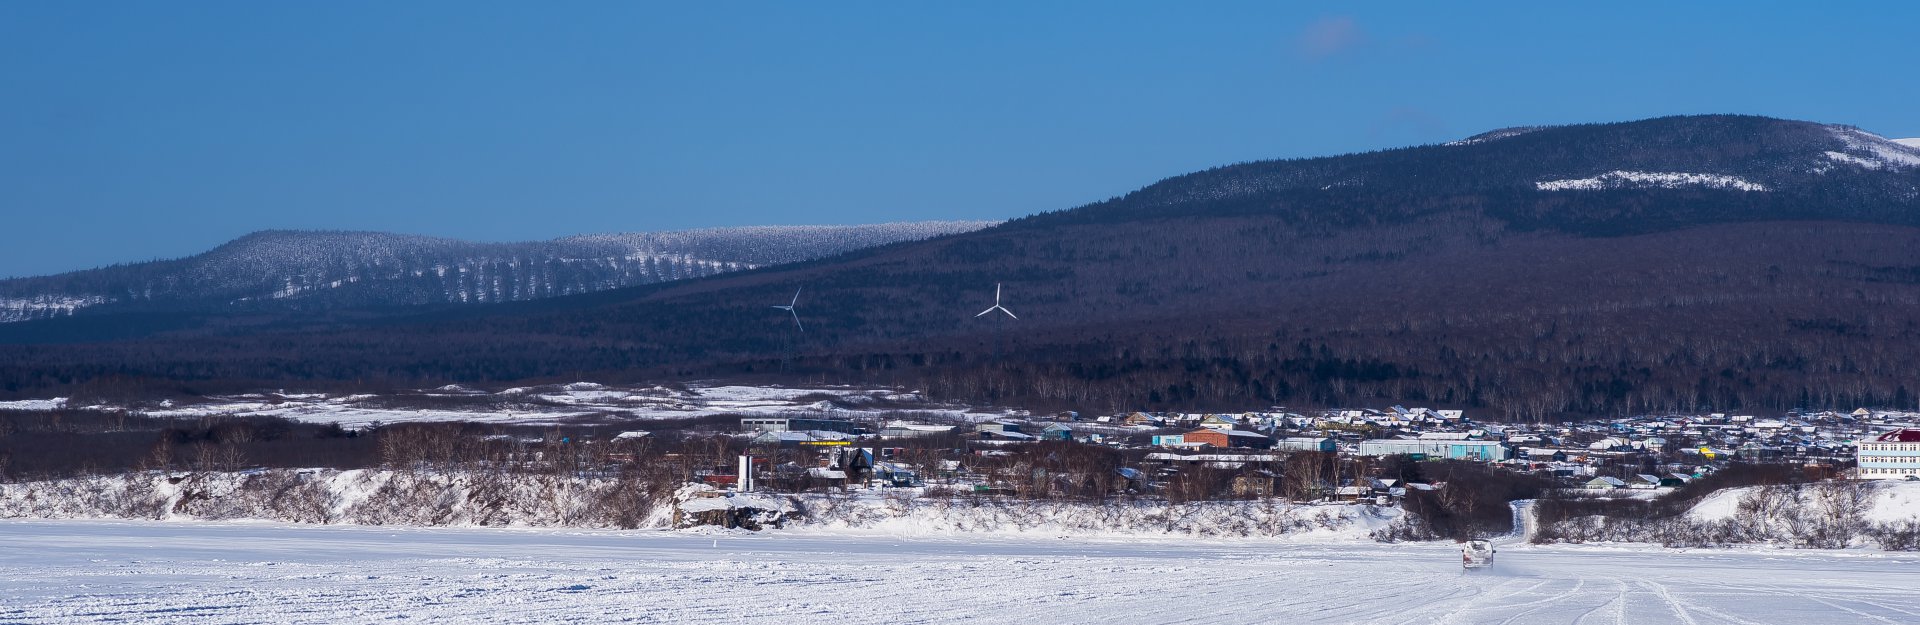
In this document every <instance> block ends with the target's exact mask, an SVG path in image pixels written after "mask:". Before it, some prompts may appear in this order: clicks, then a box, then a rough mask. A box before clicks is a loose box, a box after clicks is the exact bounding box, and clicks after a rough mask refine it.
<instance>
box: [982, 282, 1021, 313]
mask: <svg viewBox="0 0 1920 625" xmlns="http://www.w3.org/2000/svg"><path fill="white" fill-rule="evenodd" d="M996 310H998V311H1000V312H1003V313H1007V316H1008V317H1013V318H1015V319H1019V317H1015V316H1014V314H1013V311H1011V310H1007V307H1005V306H1001V305H1000V283H998V282H995V283H993V308H988V309H986V310H982V311H980V314H978V315H974V317H975V318H979V317H985V316H987V313H990V312H993V311H996Z"/></svg>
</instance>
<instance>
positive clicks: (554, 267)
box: [0, 221, 993, 323]
mask: <svg viewBox="0 0 1920 625" xmlns="http://www.w3.org/2000/svg"><path fill="white" fill-rule="evenodd" d="M990 225H993V222H983V221H930V222H913V223H892V224H874V225H860V226H760V227H746V228H710V229H704V230H688V231H681V232H645V233H624V234H604V235H583V236H573V237H565V238H560V239H554V240H550V241H537V242H522V243H475V242H469V241H461V240H457V239H445V238H437V237H425V236H413V235H402V234H390V233H381V232H299V231H265V232H257V233H254V234H250V235H247V236H244V237H241V238H239V239H235V240H234V241H232V242H229V243H227V244H225V245H222V246H220V247H218V248H215V249H213V250H211V251H208V252H206V253H204V254H200V255H197V256H192V257H188V258H182V259H177V260H166V261H155V262H148V263H138V264H132V265H120V266H114V267H105V268H100V269H93V270H87V271H78V272H72V273H67V274H60V275H56V276H43V277H36V278H18V279H12V280H4V281H0V323H4V322H14V321H25V320H31V319H43V318H49V317H60V316H71V315H73V314H74V313H75V312H76V311H78V310H80V309H83V308H89V307H98V306H106V305H114V304H123V305H125V304H138V305H145V306H149V307H154V306H158V307H171V308H183V307H186V308H190V307H193V306H201V307H220V306H229V305H233V304H247V305H263V304H264V305H282V306H289V305H293V306H314V305H318V306H333V305H359V306H408V305H424V304H435V303H481V302H503V301H519V300H529V299H539V298H544V297H554V296H561V295H572V294H577V293H590V292H595V291H603V290H608V289H615V288H621V287H627V286H635V285H641V284H651V283H656V282H665V281H671V280H683V279H688V278H699V277H704V276H710V275H714V274H718V273H725V272H730V271H739V270H743V269H752V268H755V267H760V266H766V265H774V264H781V263H789V262H796V261H802V260H809V259H814V258H822V257H826V256H833V255H837V254H842V253H846V252H850V251H853V250H858V249H863V248H868V247H875V246H880V245H886V244H890V243H897V242H901V241H912V240H920V239H926V238H931V237H936V236H942V235H947V234H954V233H959V232H968V231H972V230H978V229H981V228H984V227H987V226H990Z"/></svg>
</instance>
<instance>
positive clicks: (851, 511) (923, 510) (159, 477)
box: [0, 469, 1402, 541]
mask: <svg viewBox="0 0 1920 625" xmlns="http://www.w3.org/2000/svg"><path fill="white" fill-rule="evenodd" d="M688 489H707V490H710V489H708V488H707V487H705V486H698V485H695V486H688V487H685V488H682V489H680V491H679V493H678V494H677V495H676V494H672V493H666V492H663V490H664V489H652V488H649V486H648V485H647V484H642V483H636V482H634V481H629V480H621V479H617V478H584V477H577V476H561V475H545V474H524V473H521V474H512V473H505V472H499V473H489V472H453V473H444V472H426V471H390V470H354V471H334V470H320V469H305V470H286V469H276V470H264V471H248V472H239V473H172V474H169V473H162V472H146V473H132V474H124V475H115V476H100V477H89V478H75V479H67V480H55V481H45V482H22V483H15V484H0V518H39V519H149V520H174V521H229V520H251V521H278V522H292V523H313V524H355V525H402V526H433V527H442V526H451V527H483V526H484V527H579V528H667V527H669V526H670V522H671V520H672V504H671V503H670V502H671V501H673V500H681V501H682V503H681V507H682V509H683V511H684V512H689V513H697V512H702V511H711V510H720V509H732V508H738V507H742V505H743V504H752V505H751V506H748V507H754V508H758V509H763V510H774V511H780V512H783V513H785V512H798V518H797V519H791V520H789V521H786V522H785V527H787V528H789V529H796V530H801V531H809V530H811V531H826V532H840V533H847V532H851V533H880V534H886V535H892V536H902V535H911V536H958V535H979V534H996V535H1014V536H1050V537H1051V536H1068V535H1072V536H1082V537H1089V536H1094V537H1098V536H1106V537H1116V538H1127V537H1145V536H1182V537H1201V538H1232V537H1285V538H1289V539H1293V540H1302V541H1371V540H1372V538H1371V535H1372V534H1373V532H1375V531H1376V530H1379V529H1381V528H1384V527H1387V526H1388V525H1390V524H1392V523H1393V522H1394V521H1396V520H1398V519H1400V518H1401V516H1402V515H1401V511H1400V509H1398V508H1391V507H1377V506H1371V505H1345V504H1341V505H1307V504H1292V503H1287V502H1284V501H1278V500H1265V501H1208V502H1192V503H1169V502H1165V501H1146V500H1138V501H1110V502H1105V503H1099V502H1070V501H1031V500H1019V499H1006V498H998V497H984V496H983V497H974V496H968V495H952V496H948V495H935V496H921V495H923V494H924V493H922V492H921V491H920V489H898V490H890V491H886V492H885V493H881V492H863V493H856V494H853V495H847V494H819V493H813V494H804V495H793V496H789V495H781V494H774V493H756V494H751V495H739V496H735V497H712V498H695V497H692V496H691V494H690V492H689V491H688Z"/></svg>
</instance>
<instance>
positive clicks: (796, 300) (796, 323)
mask: <svg viewBox="0 0 1920 625" xmlns="http://www.w3.org/2000/svg"><path fill="white" fill-rule="evenodd" d="M996 303H997V302H996ZM799 304H800V289H798V288H796V289H794V290H793V301H791V302H787V305H785V306H774V308H776V309H779V310H784V311H787V314H789V315H793V327H796V328H799V329H800V331H801V332H806V331H807V326H806V325H804V324H802V323H800V313H798V312H795V311H794V310H793V307H794V306H798V305H799ZM1007 314H1013V313H1007Z"/></svg>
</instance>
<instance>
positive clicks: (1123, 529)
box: [790, 492, 1401, 541]
mask: <svg viewBox="0 0 1920 625" xmlns="http://www.w3.org/2000/svg"><path fill="white" fill-rule="evenodd" d="M798 503H799V504H800V507H801V509H802V514H803V517H802V519H801V521H799V522H798V523H797V524H795V525H791V526H790V527H796V528H801V529H826V530H834V531H852V532H873V533H881V534H887V535H893V536H956V535H963V534H981V533H990V534H1010V535H1040V536H1079V537H1090V536H1092V537H1099V536H1105V537H1116V538H1127V537H1141V536H1169V535H1175V536H1189V537H1203V538H1227V537H1286V538H1291V539H1298V540H1321V541H1371V540H1373V539H1372V534H1373V532H1374V531H1375V530H1379V529H1381V528H1384V527H1386V526H1388V525H1389V524H1391V523H1392V522H1393V521H1395V520H1397V519H1399V518H1400V516H1401V510H1400V509H1399V508H1395V507H1377V506H1371V505H1324V506H1322V505H1306V504H1293V503H1288V502H1285V501H1279V500H1261V501H1202V502H1191V503H1170V502H1166V501H1145V500H1140V501H1111V502H1105V503H1096V502H1075V501H1029V500H1011V499H997V498H989V497H968V496H953V497H914V496H911V493H910V492H903V493H899V494H896V495H882V496H856V497H846V496H822V495H811V496H807V497H802V498H800V499H799V500H798Z"/></svg>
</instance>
